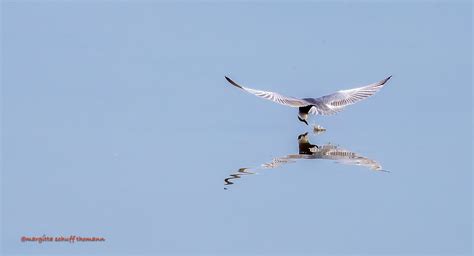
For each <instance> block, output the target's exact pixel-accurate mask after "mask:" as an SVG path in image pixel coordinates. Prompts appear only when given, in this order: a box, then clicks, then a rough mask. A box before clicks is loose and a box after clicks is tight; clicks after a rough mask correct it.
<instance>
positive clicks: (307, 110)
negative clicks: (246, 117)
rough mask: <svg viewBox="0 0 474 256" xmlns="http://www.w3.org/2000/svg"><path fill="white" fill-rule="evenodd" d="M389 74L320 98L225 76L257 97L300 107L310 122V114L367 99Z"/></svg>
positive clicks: (331, 111) (302, 116) (303, 119)
mask: <svg viewBox="0 0 474 256" xmlns="http://www.w3.org/2000/svg"><path fill="white" fill-rule="evenodd" d="M391 77H392V76H389V77H387V78H385V79H384V80H382V81H379V82H377V83H373V84H369V85H366V86H362V87H358V88H354V89H348V90H340V91H337V92H335V93H333V94H329V95H325V96H322V97H319V98H302V99H299V98H294V97H286V96H283V95H281V94H279V93H276V92H268V91H261V90H256V89H252V88H247V87H244V86H241V85H239V84H237V83H236V82H234V81H233V80H232V79H230V78H228V77H227V76H226V77H225V78H226V79H227V81H228V82H229V83H231V84H232V85H234V86H235V87H237V88H239V89H242V90H244V91H246V92H248V93H251V94H253V95H255V96H257V97H260V98H264V99H267V100H271V101H273V102H275V103H279V104H282V105H285V106H289V107H297V108H298V120H300V121H301V122H303V123H305V124H308V122H307V121H306V120H307V119H308V115H309V114H313V115H332V114H336V113H338V112H340V111H342V110H343V109H344V108H345V107H346V106H348V105H352V104H354V103H356V102H359V101H361V100H363V99H366V98H368V97H370V96H372V95H374V94H375V93H376V92H378V91H379V90H380V89H381V88H382V87H383V86H384V85H385V83H386V82H387V81H388V80H389V79H390V78H391Z"/></svg>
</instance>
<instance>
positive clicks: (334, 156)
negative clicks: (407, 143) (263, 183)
mask: <svg viewBox="0 0 474 256" xmlns="http://www.w3.org/2000/svg"><path fill="white" fill-rule="evenodd" d="M302 159H307V160H314V159H327V160H334V161H335V162H336V163H340V164H347V165H358V166H363V167H366V168H369V169H371V170H374V171H384V172H386V171H385V170H383V169H382V166H381V165H380V164H379V163H377V161H375V160H372V159H370V158H367V157H363V156H360V155H358V154H357V153H355V152H352V151H349V150H346V149H343V148H341V147H339V146H336V145H333V144H330V143H328V144H325V145H321V146H317V145H314V144H311V142H309V139H308V133H307V132H306V133H303V134H300V135H298V154H292V155H286V156H282V157H277V158H274V159H273V160H272V161H270V162H268V163H264V164H262V165H261V166H260V167H256V168H240V169H239V170H238V171H237V172H235V173H233V174H231V175H229V177H228V178H226V179H224V185H226V186H227V185H232V184H234V182H233V181H231V180H234V179H240V178H241V177H242V176H243V175H250V174H256V173H257V172H256V171H258V170H266V169H274V168H277V167H280V166H282V165H285V164H288V163H294V162H296V161H298V160H302ZM248 170H254V172H250V171H248Z"/></svg>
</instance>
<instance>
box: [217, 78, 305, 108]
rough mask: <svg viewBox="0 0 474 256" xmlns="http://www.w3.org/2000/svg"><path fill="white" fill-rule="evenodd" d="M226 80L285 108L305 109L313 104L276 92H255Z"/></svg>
mask: <svg viewBox="0 0 474 256" xmlns="http://www.w3.org/2000/svg"><path fill="white" fill-rule="evenodd" d="M225 79H226V80H227V81H228V82H229V83H231V84H232V85H233V86H235V87H237V88H239V89H242V90H244V91H246V92H248V93H251V94H253V95H255V96H258V97H260V98H264V99H267V100H271V101H273V102H276V103H279V104H282V105H285V106H289V107H295V108H297V107H304V106H308V105H311V103H309V102H307V101H305V100H302V99H297V98H293V97H286V96H283V95H281V94H279V93H276V92H267V91H260V90H255V89H252V88H247V87H243V86H241V85H239V84H237V83H236V82H234V81H232V79H230V78H228V77H227V76H226V77H225Z"/></svg>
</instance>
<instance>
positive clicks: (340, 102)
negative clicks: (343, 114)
mask: <svg viewBox="0 0 474 256" xmlns="http://www.w3.org/2000/svg"><path fill="white" fill-rule="evenodd" d="M391 77H392V76H389V77H387V78H385V79H384V80H381V81H379V82H377V83H373V84H369V85H366V86H362V87H358V88H354V89H348V90H341V91H338V92H335V93H333V94H329V95H326V96H322V97H319V98H316V99H311V98H307V99H304V100H305V101H308V102H310V103H312V105H314V106H313V107H312V108H311V109H310V111H309V113H311V114H319V115H331V114H334V113H337V112H339V111H341V110H343V109H344V108H345V107H346V106H349V105H352V104H354V103H357V102H359V101H361V100H363V99H366V98H368V97H370V96H372V95H374V94H375V93H376V92H378V91H379V90H380V89H381V88H382V87H384V85H385V83H386V82H387V81H388V80H389V79H390V78H391Z"/></svg>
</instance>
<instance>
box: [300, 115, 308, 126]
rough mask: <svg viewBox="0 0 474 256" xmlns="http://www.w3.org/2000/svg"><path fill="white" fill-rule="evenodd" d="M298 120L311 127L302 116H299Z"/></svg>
mask: <svg viewBox="0 0 474 256" xmlns="http://www.w3.org/2000/svg"><path fill="white" fill-rule="evenodd" d="M298 120H300V121H301V122H303V123H305V124H306V125H309V124H308V122H306V120H304V119H303V118H301V117H300V116H298Z"/></svg>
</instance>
